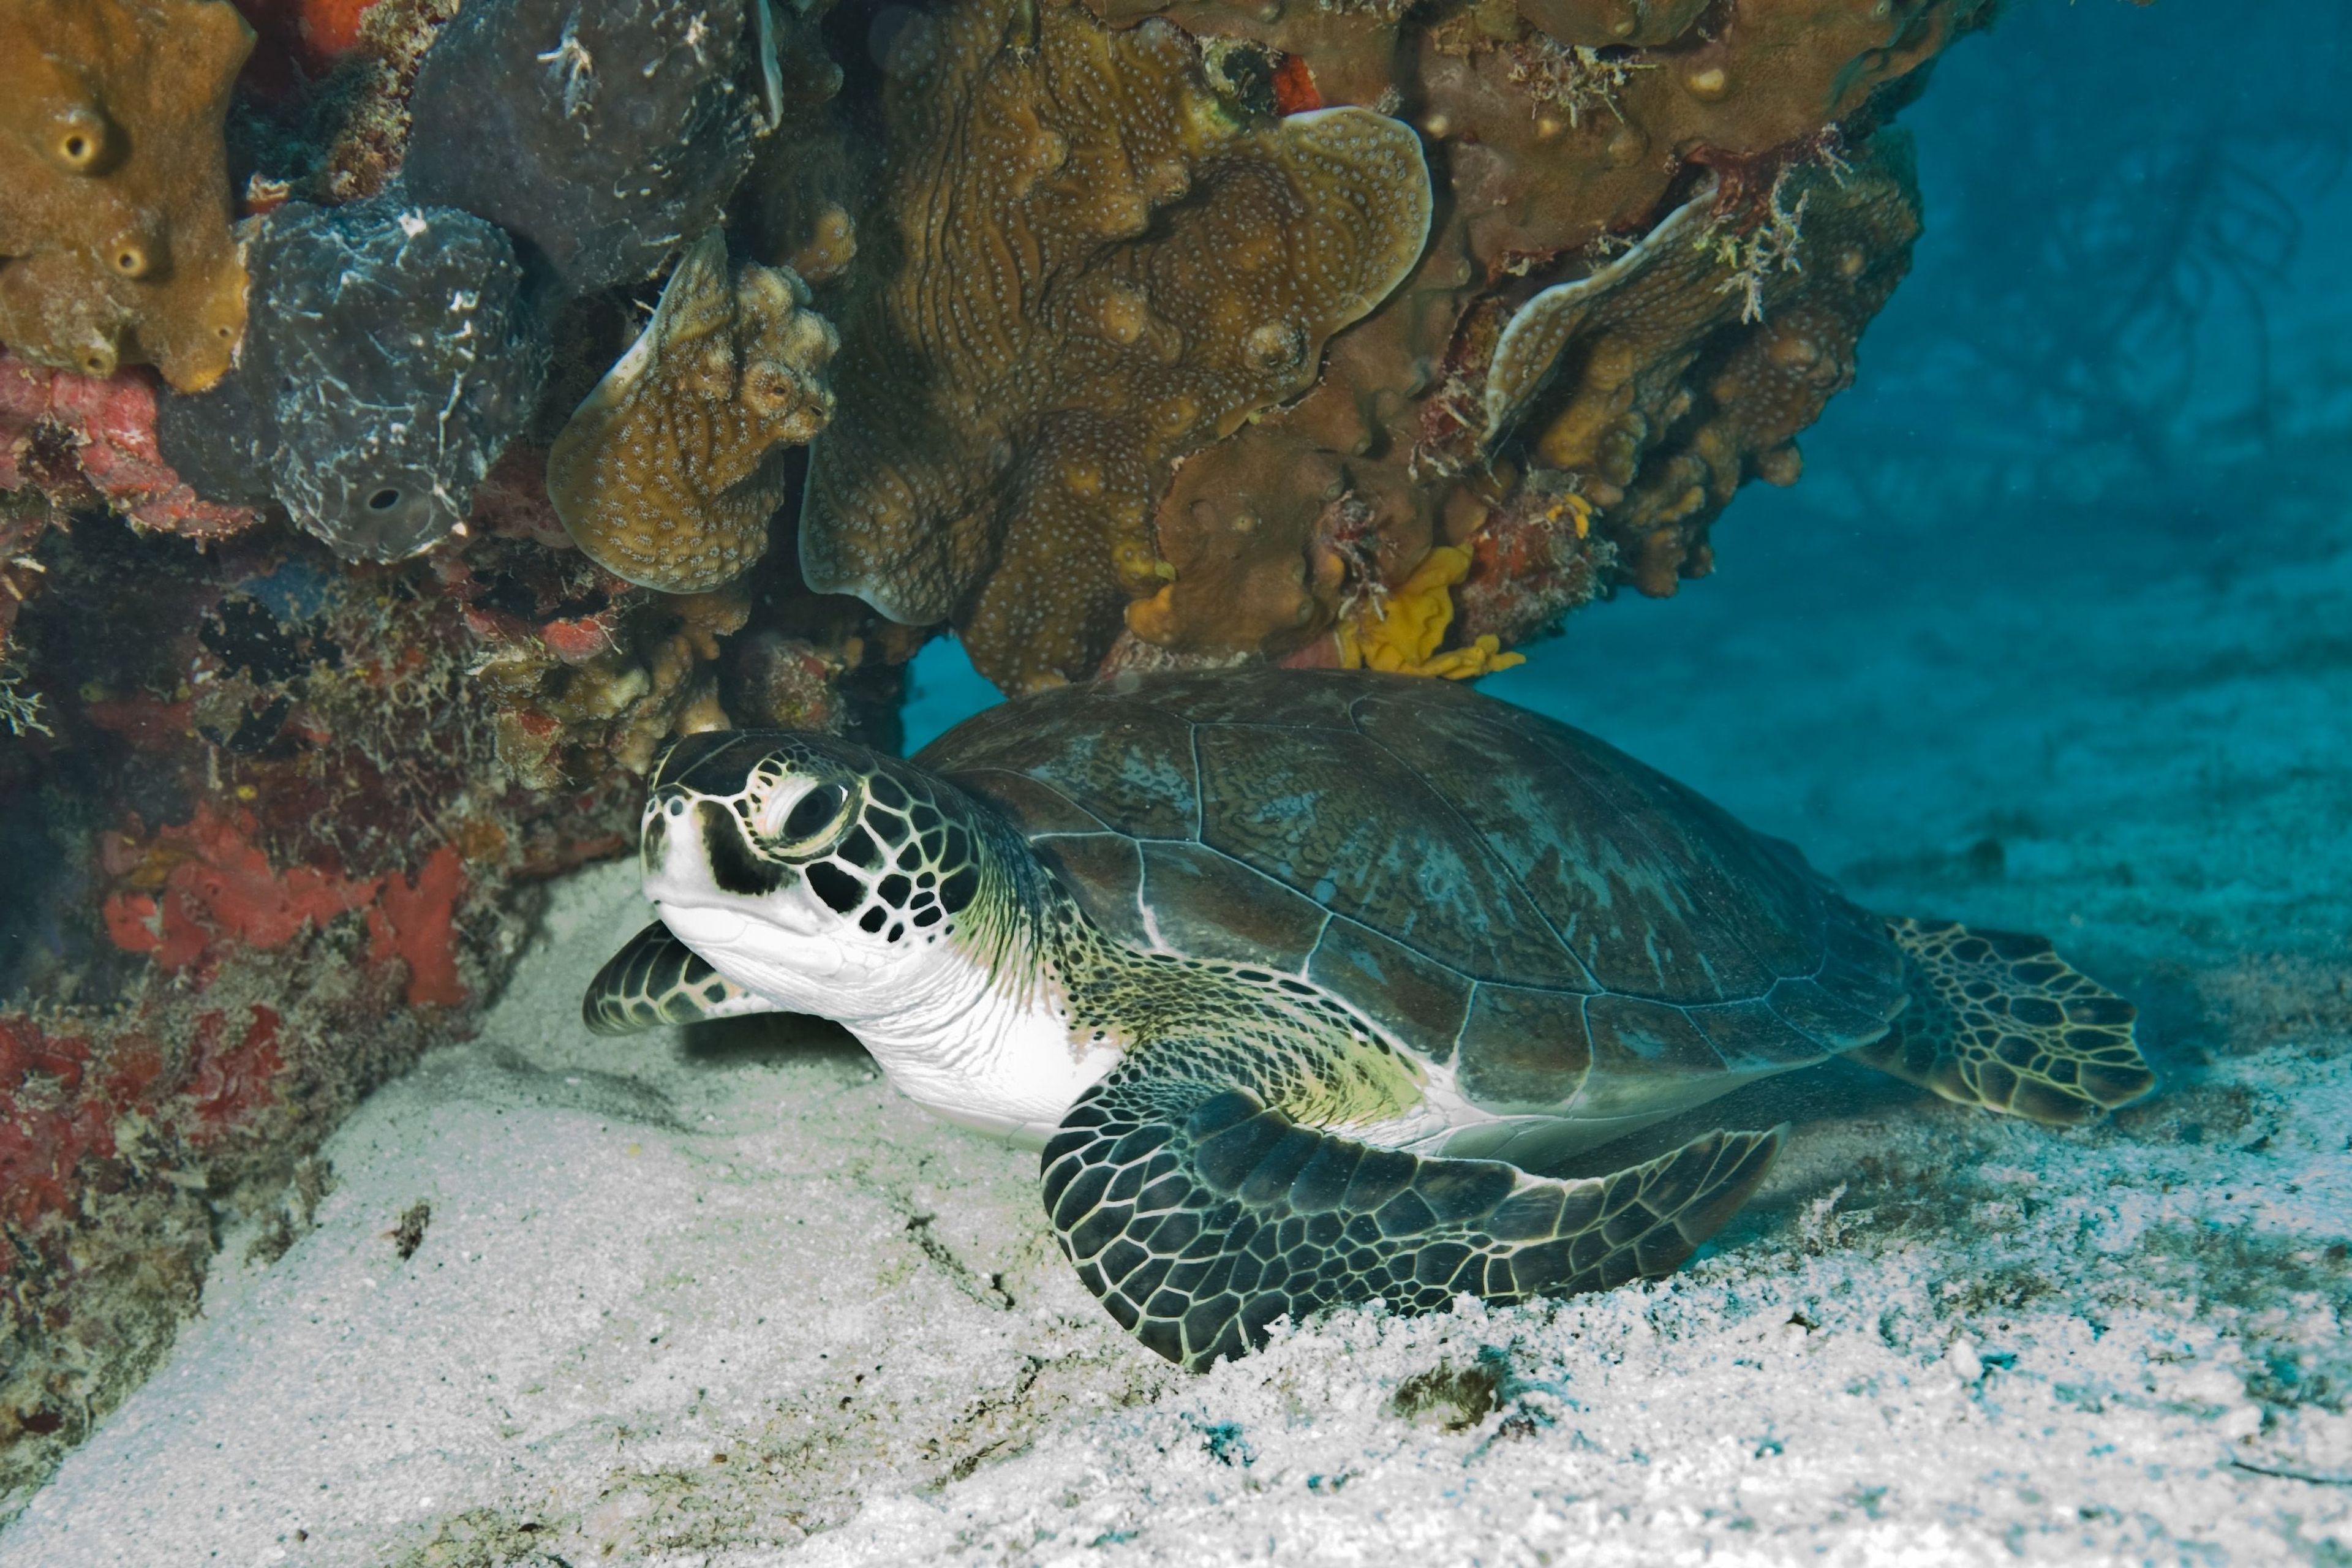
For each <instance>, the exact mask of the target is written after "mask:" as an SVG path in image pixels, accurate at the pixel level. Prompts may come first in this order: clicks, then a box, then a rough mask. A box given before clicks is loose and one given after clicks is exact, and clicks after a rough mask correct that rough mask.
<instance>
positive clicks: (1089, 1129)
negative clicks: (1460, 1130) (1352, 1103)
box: [1043, 1058, 1780, 1370]
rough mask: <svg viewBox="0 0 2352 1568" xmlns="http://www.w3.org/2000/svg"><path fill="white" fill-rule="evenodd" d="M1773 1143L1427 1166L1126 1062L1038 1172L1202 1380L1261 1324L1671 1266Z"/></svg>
mask: <svg viewBox="0 0 2352 1568" xmlns="http://www.w3.org/2000/svg"><path fill="white" fill-rule="evenodd" d="M1779 1149H1780V1130H1779V1129H1777V1128H1775V1129H1773V1130H1772V1131H1766V1132H1711V1133H1708V1134H1707V1135H1706V1136H1705V1137H1703V1138H1698V1139H1695V1140H1693V1141H1692V1142H1689V1143H1686V1144H1685V1145H1684V1146H1683V1147H1682V1148H1680V1149H1677V1150H1675V1152H1672V1153H1670V1154H1666V1155H1664V1156H1662V1157H1660V1158H1658V1159H1655V1160H1652V1161H1650V1162H1648V1163H1644V1164H1640V1165H1634V1166H1632V1167H1630V1168H1628V1169H1626V1170H1622V1171H1619V1172H1617V1173H1614V1174H1612V1175H1608V1176H1601V1177H1594V1178H1588V1179H1584V1180H1579V1181H1557V1180H1553V1179H1550V1178H1548V1177H1540V1176H1531V1175H1528V1173H1525V1172H1523V1171H1521V1170H1519V1169H1518V1168H1517V1166H1513V1165H1507V1164H1505V1163H1501V1162H1499V1161H1494V1160H1446V1159H1424V1158H1422V1157H1419V1156H1416V1155H1412V1154H1407V1153H1402V1152H1396V1151H1393V1150H1386V1149H1375V1148H1372V1147H1370V1146H1369V1145H1366V1144H1363V1143H1359V1142H1355V1141H1353V1140H1351V1139H1349V1138H1345V1137H1341V1136H1339V1135H1338V1134H1336V1133H1331V1132H1326V1131H1318V1130H1317V1129H1315V1128H1312V1127H1307V1126H1304V1125H1301V1124H1300V1123H1298V1122H1296V1121H1292V1120H1291V1119H1290V1118H1289V1117H1288V1116H1286V1115H1285V1114H1283V1113H1282V1112H1281V1111H1280V1110H1275V1109H1273V1108H1271V1107H1269V1106H1267V1105H1266V1104H1265V1102H1264V1101H1263V1100H1260V1099H1259V1098H1258V1096H1257V1095H1256V1094H1255V1093H1253V1092H1251V1091H1250V1090H1248V1089H1240V1088H1232V1087H1224V1086H1219V1085H1214V1084H1202V1083H1198V1082H1177V1081H1171V1080H1169V1079H1159V1078H1155V1077H1154V1076H1153V1074H1152V1072H1151V1070H1150V1066H1149V1062H1148V1059H1147V1061H1146V1062H1145V1063H1141V1064H1139V1063H1137V1062H1136V1061H1135V1060H1134V1058H1130V1059H1129V1062H1127V1063H1125V1064H1122V1065H1121V1067H1120V1068H1118V1069H1116V1070H1115V1071H1114V1072H1113V1073H1112V1075H1111V1076H1110V1077H1109V1078H1108V1079H1105V1080H1104V1081H1103V1082H1102V1083H1101V1084H1099V1085H1097V1086H1096V1087H1095V1088H1094V1089H1089V1090H1088V1091H1087V1093H1086V1094H1085V1095H1083V1096H1082V1097H1080V1099H1079V1100H1078V1102H1077V1104H1076V1106H1074V1107H1073V1108H1072V1109H1071V1110H1070V1113H1069V1115H1068V1116H1066V1118H1064V1120H1063V1121H1062V1127H1061V1131H1060V1132H1059V1133H1057V1134H1056V1135H1055V1138H1054V1140H1053V1141H1052V1142H1049V1143H1048V1144H1046V1145H1045V1156H1044V1161H1043V1168H1044V1173H1045V1211H1046V1213H1047V1215H1050V1216H1051V1218H1052V1220H1053V1224H1054V1231H1055V1237H1056V1238H1057V1239H1058V1240H1059V1241H1060V1242H1061V1244H1062V1250H1063V1252H1064V1253H1065V1254H1066V1255H1067V1256H1068V1258H1069V1259H1070V1261H1071V1262H1072V1263H1073V1264H1075V1265H1076V1268H1077V1270H1078V1278H1079V1279H1083V1280H1085V1281H1086V1284H1087V1289H1090V1290H1092V1291H1093V1292H1094V1293H1095V1294H1096V1295H1097V1297H1099V1298H1100V1299H1101V1300H1102V1303H1103V1305H1104V1306H1105V1307H1107V1308H1108V1309H1109V1310H1110V1314H1111V1316H1112V1317H1114V1318H1116V1319H1118V1321H1119V1324H1120V1326H1121V1327H1123V1328H1125V1329H1127V1330H1128V1331H1129V1332H1131V1333H1133V1334H1134V1335H1135V1336H1136V1337H1137V1338H1138V1339H1139V1340H1141V1341H1142V1342H1144V1343H1145V1344H1146V1345H1149V1346H1150V1348H1151V1349H1153V1350H1155V1351H1157V1352H1160V1354H1161V1355H1164V1356H1166V1357H1167V1358H1168V1359H1169V1360H1171V1361H1173V1362H1177V1363H1181V1364H1182V1365H1184V1366H1187V1367H1191V1368H1193V1369H1195V1370H1199V1369H1201V1368H1204V1367H1206V1366H1208V1365H1209V1364H1210V1363H1213V1362H1216V1361H1220V1360H1223V1359H1224V1358H1226V1357H1228V1356H1238V1355H1240V1354H1242V1353H1243V1352H1244V1351H1247V1350H1250V1349H1253V1348H1255V1347H1256V1346H1257V1345H1260V1344H1262V1343H1264V1342H1265V1334H1266V1325H1267V1324H1269V1323H1271V1322H1272V1321H1274V1320H1275V1319H1276V1318H1278V1317H1281V1316H1283V1315H1284V1314H1286V1313H1287V1314H1288V1315H1290V1316H1291V1317H1292V1318H1294V1319H1296V1318H1298V1317H1301V1316H1304V1315H1305V1314H1306V1313H1307V1312H1310V1311H1313V1310H1316V1309H1317V1308H1319V1307H1328V1306H1337V1305H1341V1304H1345V1303H1349V1302H1358V1301H1369V1300H1372V1299H1373V1298H1375V1297H1378V1298H1380V1299H1381V1300H1384V1301H1386V1302H1387V1303H1388V1304H1389V1305H1390V1306H1391V1308H1395V1309H1397V1310H1404V1311H1427V1310H1433V1309H1436V1308H1440V1307H1443V1306H1445V1305H1447V1304H1448V1303H1450V1302H1451V1301H1452V1300H1454V1297H1455V1296H1456V1295H1458V1294H1460V1293H1462V1292H1464V1291H1467V1292H1469V1293H1470V1294H1472V1295H1474V1296H1479V1297H1483V1298H1484V1299H1485V1300H1488V1301H1493V1302H1506V1301H1516V1300H1524V1299H1526V1298H1528V1297H1531V1296H1565V1295H1570V1294H1573V1293H1575V1292H1577V1291H1580V1290H1601V1289H1610V1288H1612V1287H1613V1286H1617V1285H1622V1284H1623V1283H1624V1282H1625V1281H1627V1280H1629V1279H1636V1278H1640V1277H1644V1276H1656V1275H1661V1274H1666V1273H1670V1272H1672V1271H1673V1270H1674V1268H1675V1267H1676V1266H1678V1265H1679V1264H1680V1263H1681V1262H1682V1261H1683V1260H1684V1259H1685V1258H1688V1257H1689V1256H1690V1255H1691V1253H1692V1251H1693V1250H1694V1249H1695V1248H1696V1247H1697V1246H1698V1244H1699V1243H1700V1242H1702V1241H1704V1240H1706V1237H1708V1236H1709V1235H1710V1234H1712V1233H1713V1232H1714V1231H1715V1229H1716V1228H1717V1226H1720V1225H1722V1224H1723V1222H1724V1221H1725V1220H1726V1219H1727V1218H1729V1217H1730V1215H1732V1214H1733V1212H1734V1211H1736V1210H1737V1209H1738V1207H1739V1205H1741V1204H1743V1203H1745V1202H1746V1201H1747V1199H1748V1194H1750V1193H1752V1192H1753V1191H1755V1188H1756V1184H1758V1183H1759V1182H1760V1181H1761V1180H1763V1177H1764V1173H1765V1172H1766V1171H1767V1170H1768V1169H1769V1168H1770V1166H1771V1163H1772V1157H1773V1155H1774V1154H1775V1153H1776V1152H1778V1151H1779Z"/></svg>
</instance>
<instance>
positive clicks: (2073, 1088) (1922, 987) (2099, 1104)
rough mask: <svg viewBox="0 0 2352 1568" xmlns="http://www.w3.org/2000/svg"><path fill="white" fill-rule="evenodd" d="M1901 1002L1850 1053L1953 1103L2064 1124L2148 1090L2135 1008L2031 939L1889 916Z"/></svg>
mask: <svg viewBox="0 0 2352 1568" xmlns="http://www.w3.org/2000/svg"><path fill="white" fill-rule="evenodd" d="M1886 929H1887V931H1888V933H1889V934H1890V935H1892V936H1893V937H1894V938H1895V944H1896V945H1897V946H1898V947H1900V948H1902V950H1903V955H1904V964H1903V968H1904V979H1905V983H1906V989H1907V990H1908V991H1909V993H1910V997H1911V1003H1910V1005H1909V1006H1907V1007H1906V1008H1905V1009H1904V1010H1903V1013H1902V1015H1901V1016H1898V1017H1897V1018H1896V1019H1895V1025H1894V1026H1893V1027H1892V1028H1890V1029H1889V1030H1887V1032H1886V1034H1885V1037H1884V1038H1882V1039H1879V1040H1876V1041H1874V1042H1873V1043H1871V1044H1869V1045H1867V1046H1864V1047H1860V1048H1859V1049H1857V1050H1855V1051H1854V1052H1853V1053H1852V1054H1853V1058H1855V1059H1856V1060H1858V1061H1864V1062H1867V1063H1869V1064H1870V1065H1871V1066H1873V1067H1874V1068H1880V1069H1882V1070H1884V1071H1885V1072H1889V1073H1892V1074H1894V1075H1895V1077H1896V1078H1899V1079H1904V1080H1905V1081H1906V1082H1909V1083H1916V1084H1918V1085H1920V1086H1921V1087H1923V1088H1926V1089H1934V1090H1935V1091H1936V1092H1937V1094H1940V1095H1942V1096H1943V1097H1944V1098H1945V1099H1946V1100H1957V1101H1958V1102H1959V1103H1960V1104H1962V1105H1981V1106H1983V1107H1985V1108H1986V1109H1987V1110H2000V1111H2005V1112H2007V1113H2009V1114H2011V1115H2012V1116H2022V1117H2024V1118H2026V1119H2027V1120H2028V1121H2040V1122H2043V1123H2046V1124H2048V1125H2051V1126H2060V1127H2064V1126H2074V1125H2076V1124H2079V1123H2081V1122H2084V1121H2090V1120H2091V1119H2093V1118H2094V1117H2095V1116H2098V1115H2100V1114H2101V1113H2102V1112H2104V1111H2108V1110H2114V1109H2115V1108H2116V1107H2117V1106H2119V1105H2127V1104H2129V1103H2130V1102H2131V1101H2133V1100H2137V1099H2138V1098H2139V1097H2140V1096H2141V1095H2143V1094H2146V1093H2147V1091H2148V1090H2149V1089H2153V1088H2155V1087H2156V1074H2155V1073H2154V1072H2153V1071H2151V1070H2150V1069H2149V1068H2148V1065H2147V1060H2146V1059H2145V1058H2142V1057H2141V1056H2140V1054H2139V1047H2137V1045H2135V1044H2134V1043H2133V1040H2132V1022H2133V1020H2134V1019H2135V1018H2137V1016H2138V1009H2137V1008H2136V1007H2134V1006H2133V1005H2131V1004H2130V1003H2128V1002H2126V1001H2125V1000H2124V999H2123V998H2122V997H2120V996H2118V995H2116V994H2115V993H2114V992H2112V991H2109V990H2108V989H2107V988H2106V987H2105V986H2104V985H2101V984H2099V983H2098V982H2097V981H2095V980H2093V979H2092V978H2091V977H2090V976H2088V975H2086V974H2084V973H2082V972H2081V971H2079V970H2077V969H2074V967H2073V966H2071V965H2070V964H2068V963H2066V961H2065V960H2063V959H2062V958H2060V957H2059V956H2058V954H2057V952H2055V951H2054V950H2053V948H2052V947H2051V945H2050V943H2049V942H2046V941H2045V940H2043V939H2042V938H2041V937H2038V936H2023V935H2020V934H2018V933H2016V932H2014V931H1973V930H1970V929H1969V927H1967V926H1964V925H1961V924H1959V923H1958V921H1915V920H1905V919H1895V920H1890V921H1887V922H1886Z"/></svg>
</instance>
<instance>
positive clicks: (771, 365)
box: [547, 229, 837, 594]
mask: <svg viewBox="0 0 2352 1568" xmlns="http://www.w3.org/2000/svg"><path fill="white" fill-rule="evenodd" d="M807 302H808V289H807V286H806V285H804V284H803V283H802V282H801V280H800V279H799V278H797V277H795V276H794V275H793V272H792V270H791V269H790V268H771V267H761V266H758V265H756V264H754V265H748V266H744V267H741V268H737V269H735V270H734V271H733V272H732V273H731V274H730V270H729V268H728V264H727V240H726V237H725V236H724V235H723V234H722V233H721V232H720V231H719V230H717V229H713V230H711V231H710V232H709V234H707V235H705V236H704V237H702V239H701V240H700V241H699V242H698V243H697V244H696V246H695V247H694V248H693V249H691V250H689V251H688V252H687V255H686V258H685V259H684V260H682V261H680V262H679V263H678V264H677V270H676V271H675V272H673V273H671V274H670V279H669V282H668V283H667V285H666V286H665V287H664V288H663V289H662V297H661V304H660V307H659V308H658V309H656V310H655V311H654V315H653V320H652V321H649V322H647V323H646V329H645V331H643V332H642V333H641V334H639V336H638V338H637V341H636V343H635V346H634V347H632V348H631V349H630V350H629V352H628V353H626V354H625V355H623V356H622V358H621V361H620V363H617V364H615V365H614V367H613V368H612V370H611V372H610V373H609V374H606V375H605V377H604V380H603V381H602V382H601V383H599V384H598V385H597V387H596V389H595V390H594V391H593V392H592V393H590V394H589V395H588V397H587V399H586V400H585V401H584V402H583V403H582V404H581V405H580V407H579V409H578V411H577V412H575V413H574V414H573V415H572V419H571V422H570V423H568V424H567V425H565V426H564V427H563V431H562V434H561V435H560V436H558V437H556V439H555V446H554V447H553V449H552V450H551V451H550V453H549V454H548V464H547V493H548V499H549V500H551V501H552V502H553V503H554V505H555V510H556V514H557V515H558V516H559V517H561V518H562V520H563V525H564V527H565V529H566V530H568V531H570V533H571V535H572V539H573V540H574V541H575V542H577V543H578V544H579V546H580V548H581V549H583V551H585V552H587V553H588V556H589V559H591V560H593V561H594V562H595V563H597V564H598V565H600V566H602V567H604V569H605V570H607V571H609V572H611V573H613V574H614V575H616V576H618V577H621V578H623V579H625V580H626V581H628V582H631V583H635V584H640V585H642V586H645V587H650V588H659V589H662V590H664V591H665V592H667V593H673V594H697V593H701V592H704V591H706V590H709V589H712V588H717V587H719V586H721V585H722V584H727V583H729V582H731V581H733V580H734V579H735V578H737V577H740V576H741V575H742V574H743V573H744V572H745V571H746V570H747V569H748V568H749V567H750V566H751V563H753V562H755V561H757V560H758V559H759V558H760V557H761V555H762V554H763V553H765V552H766V551H767V548H768V521H769V519H770V518H771V517H772V516H773V515H774V513H775V510H776V509H777V507H778V506H779V505H781V504H782V501H783V500H784V497H785V484H786V469H785V467H784V458H785V455H786V453H787V452H788V451H789V450H790V449H791V448H792V447H800V446H805V445H807V444H808V442H809V441H810V439H811V438H813V437H814V436H815V435H816V433H817V432H818V431H819V430H821V429H823V428H824V423H825V421H826V420H827V419H829V418H830V417H832V415H833V395H832V394H831V393H829V392H827V391H826V390H825V387H824V367H825V365H826V363H827V362H828V361H830V360H831V359H832V357H833V353H834V349H835V346H836V342H837V340H836V339H835V335H834V331H833V329H832V327H830V326H828V325H827V324H826V323H825V321H824V319H823V318H822V317H819V316H817V315H815V314H814V313H813V312H811V311H810V310H806V309H805V308H804V307H805V306H806V304H807Z"/></svg>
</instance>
